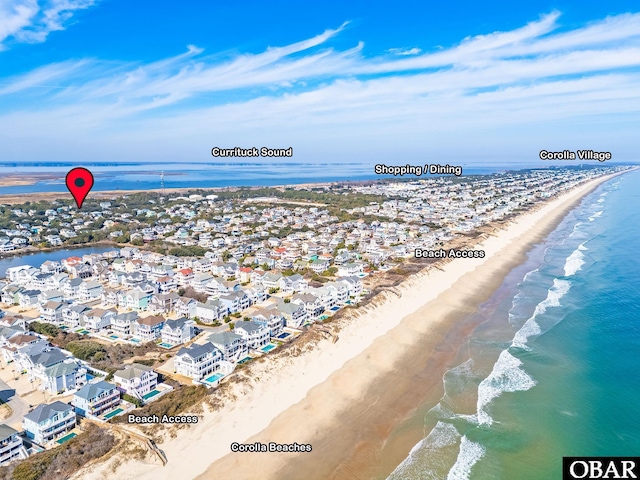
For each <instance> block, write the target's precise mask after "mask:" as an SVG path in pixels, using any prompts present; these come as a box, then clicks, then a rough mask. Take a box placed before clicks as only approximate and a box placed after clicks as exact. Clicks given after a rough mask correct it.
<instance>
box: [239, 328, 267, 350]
mask: <svg viewBox="0 0 640 480" xmlns="http://www.w3.org/2000/svg"><path fill="white" fill-rule="evenodd" d="M233 331H234V333H236V334H238V335H240V336H241V337H242V338H243V339H244V341H245V342H247V346H248V347H249V348H255V349H258V348H260V347H263V346H265V345H266V344H267V343H268V342H269V337H270V335H269V328H268V327H267V326H266V325H264V324H262V323H257V322H245V321H240V322H236V323H235V327H234V329H233Z"/></svg>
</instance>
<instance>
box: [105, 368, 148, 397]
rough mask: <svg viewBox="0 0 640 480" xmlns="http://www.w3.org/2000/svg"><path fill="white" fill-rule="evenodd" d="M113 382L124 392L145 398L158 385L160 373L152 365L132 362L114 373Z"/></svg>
mask: <svg viewBox="0 0 640 480" xmlns="http://www.w3.org/2000/svg"><path fill="white" fill-rule="evenodd" d="M113 382H114V383H115V384H116V387H118V390H120V391H121V392H122V393H126V394H128V395H131V396H132V397H136V398H139V399H140V400H143V397H144V396H145V395H147V394H148V393H151V392H152V391H153V390H155V388H156V387H157V386H158V374H157V373H156V372H154V371H153V369H152V368H151V367H147V366H145V365H140V364H139V363H132V364H131V365H125V367H124V368H123V369H122V370H118V371H116V372H115V373H114V374H113Z"/></svg>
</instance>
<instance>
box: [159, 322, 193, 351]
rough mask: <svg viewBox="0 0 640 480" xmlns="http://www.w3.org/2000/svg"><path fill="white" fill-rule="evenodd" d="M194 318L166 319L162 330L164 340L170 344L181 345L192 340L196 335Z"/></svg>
mask: <svg viewBox="0 0 640 480" xmlns="http://www.w3.org/2000/svg"><path fill="white" fill-rule="evenodd" d="M194 326H195V323H194V322H193V320H189V319H187V318H184V317H182V318H178V319H176V320H166V321H165V322H164V326H163V327H162V330H161V331H160V335H161V337H162V342H163V343H166V344H169V345H180V344H182V343H186V342H188V341H189V340H191V339H192V338H193V336H194Z"/></svg>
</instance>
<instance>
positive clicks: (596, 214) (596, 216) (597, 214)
mask: <svg viewBox="0 0 640 480" xmlns="http://www.w3.org/2000/svg"><path fill="white" fill-rule="evenodd" d="M602 212H604V210H598V211H597V212H596V213H594V214H593V215H591V216H590V217H589V221H590V222H593V221H594V220H595V219H596V218H598V217H600V216H601V215H602Z"/></svg>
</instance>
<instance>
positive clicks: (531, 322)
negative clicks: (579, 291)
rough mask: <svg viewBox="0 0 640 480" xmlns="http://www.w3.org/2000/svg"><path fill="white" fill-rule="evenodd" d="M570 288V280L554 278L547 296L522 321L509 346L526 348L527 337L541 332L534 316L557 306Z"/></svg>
mask: <svg viewBox="0 0 640 480" xmlns="http://www.w3.org/2000/svg"><path fill="white" fill-rule="evenodd" d="M570 288H571V282H569V281H568V280H561V279H558V278H556V279H555V280H554V281H553V285H552V287H551V288H550V289H549V291H548V293H547V298H545V299H544V300H543V301H541V302H540V303H539V304H538V305H536V308H535V310H534V311H533V315H531V317H529V319H528V320H527V321H526V322H524V325H522V328H520V330H518V331H517V332H516V334H515V335H514V337H513V341H512V343H511V346H513V347H518V348H522V349H525V350H528V349H529V348H528V347H527V341H528V340H529V337H532V336H534V335H539V334H540V333H542V332H541V330H540V325H538V323H537V322H536V317H538V315H542V314H543V313H545V312H546V311H547V309H548V308H550V307H559V306H560V299H561V298H562V297H563V296H565V295H566V293H567V292H568V291H569V289H570Z"/></svg>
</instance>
